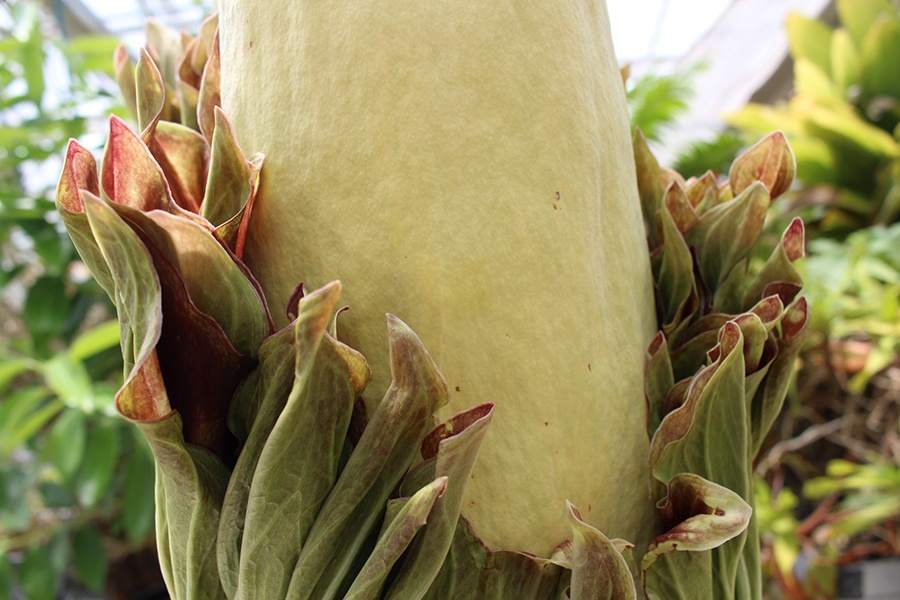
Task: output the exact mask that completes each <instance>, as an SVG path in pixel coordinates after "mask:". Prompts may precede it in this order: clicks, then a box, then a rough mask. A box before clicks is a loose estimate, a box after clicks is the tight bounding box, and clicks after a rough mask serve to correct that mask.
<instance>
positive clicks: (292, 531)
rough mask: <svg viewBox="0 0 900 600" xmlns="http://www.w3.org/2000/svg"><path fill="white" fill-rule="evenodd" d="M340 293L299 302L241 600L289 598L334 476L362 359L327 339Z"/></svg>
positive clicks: (260, 466)
mask: <svg viewBox="0 0 900 600" xmlns="http://www.w3.org/2000/svg"><path fill="white" fill-rule="evenodd" d="M339 295H340V284H339V283H337V282H334V283H332V284H329V285H328V286H326V287H324V288H322V289H321V290H317V291H315V292H313V293H312V294H310V295H309V296H306V297H305V298H303V299H302V300H301V301H300V308H299V311H300V315H299V316H298V318H297V321H296V324H295V326H294V335H295V340H294V345H295V347H296V355H295V359H294V360H295V362H294V385H293V388H292V390H291V393H290V396H289V397H288V399H287V402H286V404H285V406H284V409H283V410H282V411H281V414H280V415H279V416H278V420H277V421H276V422H275V424H274V426H273V428H272V430H271V433H270V434H269V436H268V438H267V439H266V443H265V446H264V447H263V448H262V451H261V453H260V455H259V459H258V461H257V463H256V468H255V469H254V473H253V478H252V481H251V483H250V488H249V497H248V500H247V512H246V523H245V531H244V536H243V540H242V544H241V556H240V575H239V581H238V590H237V591H238V594H237V597H239V598H256V597H259V596H263V597H267V598H282V597H285V592H286V591H287V588H288V585H289V584H290V579H291V575H292V574H293V569H292V568H291V567H292V565H294V564H295V563H296V562H297V558H298V557H299V555H300V550H301V548H302V547H303V542H304V540H305V539H306V536H307V534H308V533H309V529H310V527H311V526H312V524H313V521H314V520H315V517H316V514H317V513H318V511H319V509H320V508H321V506H322V503H323V502H324V501H325V499H326V497H327V496H328V493H329V492H330V491H331V488H332V486H333V485H334V481H335V478H336V477H337V471H338V461H339V460H340V456H341V451H342V448H343V445H344V440H345V438H346V434H347V428H348V427H349V424H350V416H351V413H352V410H353V403H354V401H355V400H356V397H357V395H358V393H359V392H360V391H361V390H360V389H359V388H358V387H357V385H355V384H356V383H357V381H358V378H357V376H356V375H357V373H356V371H357V369H358V367H359V366H360V362H362V357H361V356H360V355H358V354H356V353H353V355H351V357H350V360H347V358H345V357H346V356H347V353H348V352H352V351H350V350H349V349H348V348H346V347H345V346H339V345H338V343H337V342H335V341H334V340H332V339H330V338H327V337H326V328H327V326H328V324H329V322H330V320H331V315H332V313H333V311H334V307H335V304H336V302H337V300H338V297H339ZM354 359H356V360H354ZM348 363H349V364H348ZM363 364H364V363H363Z"/></svg>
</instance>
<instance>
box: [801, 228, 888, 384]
mask: <svg viewBox="0 0 900 600" xmlns="http://www.w3.org/2000/svg"><path fill="white" fill-rule="evenodd" d="M804 271H805V273H806V274H807V276H808V277H807V281H808V282H809V296H810V299H811V305H812V316H813V326H814V328H815V329H816V330H818V331H820V332H822V335H825V336H827V337H828V338H829V339H832V340H840V339H846V338H849V337H856V338H860V337H862V338H863V339H865V340H868V341H869V342H871V350H870V352H869V353H868V356H867V358H866V361H865V366H864V367H863V369H862V370H861V371H859V372H858V373H856V374H855V375H854V376H853V378H852V379H851V380H850V389H851V391H853V392H855V393H862V391H863V390H864V389H865V387H866V384H867V383H868V381H869V379H870V378H871V377H872V376H873V375H875V374H876V373H878V372H879V371H881V370H882V369H884V368H885V367H886V366H888V365H889V364H891V363H892V362H893V361H894V359H895V358H896V357H897V355H898V354H900V223H898V224H894V225H893V226H891V227H887V228H886V227H870V228H867V229H862V230H860V231H857V232H855V233H852V234H851V235H849V236H848V237H847V239H846V240H845V241H844V242H839V241H836V240H833V239H829V238H821V239H818V240H814V241H812V242H811V243H810V256H809V258H807V259H806V263H805V266H804Z"/></svg>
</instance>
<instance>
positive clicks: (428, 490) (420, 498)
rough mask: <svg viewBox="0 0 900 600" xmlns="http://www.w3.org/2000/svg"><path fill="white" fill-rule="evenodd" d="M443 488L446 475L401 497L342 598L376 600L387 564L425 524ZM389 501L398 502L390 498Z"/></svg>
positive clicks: (389, 568) (380, 595)
mask: <svg viewBox="0 0 900 600" xmlns="http://www.w3.org/2000/svg"><path fill="white" fill-rule="evenodd" d="M446 489H447V478H446V477H439V478H437V479H435V480H434V481H433V482H431V483H430V484H428V485H426V486H425V487H423V488H421V489H420V490H419V491H418V492H416V493H415V494H414V495H413V496H412V497H411V498H408V499H404V500H403V501H402V508H400V509H399V511H398V512H397V514H396V516H394V518H392V519H390V521H389V523H387V527H386V528H385V530H384V531H383V532H382V534H381V535H380V536H379V537H378V543H377V544H376V545H375V548H374V549H373V550H372V553H371V554H370V555H369V558H368V559H367V560H366V564H365V565H363V568H362V570H361V571H360V573H359V575H357V577H356V579H355V580H354V581H353V585H352V586H350V589H349V590H348V591H347V593H346V595H345V596H344V600H379V599H380V598H381V597H382V589H383V587H384V584H385V581H386V580H387V578H388V575H390V572H391V568H392V567H393V566H394V564H395V563H396V562H397V561H398V560H399V559H400V557H401V556H402V555H403V552H404V551H405V550H406V549H407V547H408V546H409V544H410V543H411V542H412V541H413V538H414V537H415V536H416V534H417V533H418V532H419V530H420V529H421V528H422V527H423V526H424V525H425V524H426V522H427V521H428V518H429V513H431V511H432V509H433V507H434V503H435V502H436V501H437V499H438V498H439V497H440V496H441V495H442V494H443V493H444V491H445V490H446ZM392 502H400V500H394V501H392Z"/></svg>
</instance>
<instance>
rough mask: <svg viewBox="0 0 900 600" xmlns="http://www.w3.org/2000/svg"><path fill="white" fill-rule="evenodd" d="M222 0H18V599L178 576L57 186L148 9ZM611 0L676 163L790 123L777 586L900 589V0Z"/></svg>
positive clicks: (0, 401)
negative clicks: (123, 413) (795, 298)
mask: <svg viewBox="0 0 900 600" xmlns="http://www.w3.org/2000/svg"><path fill="white" fill-rule="evenodd" d="M211 4H212V3H211V2H209V1H205V2H200V1H193V0H46V1H38V0H17V1H8V0H0V266H2V269H0V286H2V289H0V600H4V599H7V598H10V599H13V598H14V599H25V598H27V599H30V600H51V599H56V598H85V599H88V598H96V599H101V598H109V599H120V598H123V599H124V598H128V599H137V600H141V599H145V600H150V599H155V598H166V597H167V596H166V594H165V589H164V586H163V585H162V580H161V576H160V574H159V568H158V565H157V564H156V558H155V549H154V545H153V543H154V542H153V463H152V459H151V456H150V454H149V451H148V449H147V447H146V444H145V442H144V441H143V439H142V438H141V437H140V436H139V435H138V434H137V430H136V429H135V428H133V427H131V426H130V425H129V424H128V423H126V422H125V421H124V420H122V419H121V418H119V417H117V416H116V413H115V410H114V407H113V398H114V395H115V392H116V390H117V389H118V386H119V385H120V383H121V377H122V375H121V371H122V364H121V357H120V355H119V349H118V341H119V340H118V335H119V334H118V325H117V324H116V322H115V320H114V319H115V314H114V311H113V310H112V308H111V305H110V304H109V302H108V301H107V299H106V297H105V294H104V293H103V292H102V290H101V289H100V288H99V286H97V285H96V283H94V282H93V281H92V280H91V279H90V276H89V275H88V273H87V271H86V269H85V267H84V265H83V264H82V263H81V262H80V260H79V259H78V256H77V254H76V253H75V251H74V248H73V246H72V244H71V242H70V241H69V239H68V237H67V236H66V234H65V232H64V231H63V229H62V227H61V226H60V223H59V219H58V217H57V216H56V212H55V208H54V193H55V187H56V179H57V177H58V173H59V170H60V168H61V166H62V155H63V152H64V149H65V145H66V143H67V140H68V139H69V138H73V137H74V138H78V139H79V140H80V141H81V142H82V143H83V144H84V145H85V146H87V147H89V148H91V149H93V150H95V151H96V152H97V153H98V154H99V153H100V152H102V145H103V143H104V139H105V128H106V122H107V119H108V117H109V115H110V114H113V113H114V114H118V115H119V116H122V117H123V118H125V119H128V120H130V119H131V116H130V115H129V114H128V112H127V110H126V109H125V108H124V101H123V99H122V94H121V92H120V90H119V89H118V85H117V84H116V81H115V73H114V69H113V62H112V55H113V52H114V51H115V50H116V48H117V47H118V46H119V45H120V44H124V46H125V47H126V48H127V50H128V52H129V53H130V54H131V55H132V56H133V57H134V56H136V53H137V50H138V48H140V47H141V45H143V44H144V43H145V40H146V39H147V30H146V27H147V26H146V23H147V21H148V19H150V20H151V22H152V23H153V24H152V25H151V26H150V29H151V32H150V35H151V36H152V35H161V33H160V32H169V31H170V30H171V32H173V35H176V36H177V35H178V33H177V32H179V31H186V32H188V33H190V34H191V35H193V34H196V33H197V31H198V29H199V26H200V23H201V21H202V19H203V18H204V16H205V15H206V14H208V12H209V11H210V10H211V8H212V6H211ZM608 4H609V12H610V19H611V23H612V29H613V38H614V43H615V46H616V51H617V55H618V58H619V60H620V63H621V66H622V68H623V80H624V81H625V85H626V89H627V94H628V102H629V110H630V113H631V118H632V122H633V125H634V126H635V127H640V128H641V130H642V131H643V133H644V135H646V136H647V138H648V139H649V140H651V144H652V146H653V149H654V152H656V154H657V157H658V158H659V159H660V162H661V163H662V164H664V165H668V166H670V167H672V168H673V169H675V170H677V171H679V172H680V173H682V174H683V175H684V176H685V177H692V176H700V175H703V174H704V173H706V172H707V171H709V170H711V171H712V172H713V173H714V174H715V175H716V176H718V177H720V178H725V177H727V176H728V166H729V165H730V163H731V161H732V160H733V159H734V157H735V156H736V155H737V154H739V153H740V152H741V151H742V150H743V149H745V148H747V147H749V146H750V145H752V143H754V142H755V141H756V140H758V139H759V138H760V137H762V136H763V135H765V134H766V133H769V132H770V131H774V130H781V131H783V132H784V133H785V134H786V135H787V136H788V138H789V140H790V142H791V144H792V146H793V148H794V150H795V153H796V155H797V162H798V180H797V182H796V183H795V185H794V188H793V189H792V191H791V193H790V194H789V195H788V196H787V197H786V198H782V199H781V200H779V205H777V206H776V207H774V208H773V210H772V211H770V213H771V214H770V222H769V223H768V224H767V232H768V233H767V239H768V240H769V248H765V249H763V250H764V253H763V254H762V255H761V256H760V257H759V264H760V265H761V264H762V260H763V258H764V256H767V255H768V253H769V249H770V248H771V247H772V246H774V245H775V244H776V243H778V240H779V238H780V233H781V232H782V231H783V230H784V228H785V227H786V225H787V223H789V222H790V219H791V218H793V217H795V216H801V217H803V219H804V221H805V223H806V233H807V240H808V244H807V257H806V258H805V259H803V260H802V261H801V263H802V264H801V269H802V271H803V272H804V277H805V281H806V287H805V291H804V293H805V294H806V295H807V296H808V298H809V299H810V301H811V304H812V309H813V331H812V332H811V334H810V335H809V336H808V339H807V342H806V347H805V350H804V352H803V353H802V354H801V357H800V359H799V360H800V365H799V366H800V370H799V374H798V376H797V381H796V383H795V385H794V387H793V389H792V392H791V394H790V395H789V398H788V400H787V403H786V406H785V409H784V411H783V413H782V415H781V417H780V419H779V422H778V423H777V424H776V426H775V428H774V432H773V435H772V436H771V439H770V440H768V442H767V444H766V445H765V447H764V449H763V452H762V454H761V456H760V458H759V461H758V464H757V465H756V493H757V500H758V508H757V516H758V518H759V525H760V529H761V532H762V539H763V546H764V547H763V557H764V561H765V564H764V569H765V577H766V594H767V598H770V599H773V600H775V599H786V600H803V599H819V598H872V599H874V598H900V581H893V582H892V581H891V580H892V578H897V579H900V562H897V559H898V557H900V539H898V525H900V427H898V426H900V359H898V355H900V141H898V140H900V129H898V123H900V104H898V102H900V70H898V68H897V66H898V65H900V5H898V3H897V2H896V1H894V0H733V1H732V0H629V1H628V2H622V1H620V0H609V2H608ZM891 585H894V586H896V587H894V588H890V586H891ZM879 586H881V587H879ZM879 589H880V590H882V591H880V592H879V591H878V590H879ZM885 590H886V591H885ZM878 594H881V595H878Z"/></svg>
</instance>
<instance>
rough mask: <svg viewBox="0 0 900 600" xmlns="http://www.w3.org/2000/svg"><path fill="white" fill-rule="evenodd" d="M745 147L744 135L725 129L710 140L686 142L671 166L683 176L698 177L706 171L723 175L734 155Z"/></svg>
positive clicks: (726, 171) (729, 166)
mask: <svg viewBox="0 0 900 600" xmlns="http://www.w3.org/2000/svg"><path fill="white" fill-rule="evenodd" d="M745 148H747V141H746V138H745V136H743V135H741V134H740V133H737V132H736V131H734V130H732V129H726V130H724V131H722V132H720V133H719V134H718V135H716V136H715V137H714V138H712V139H711V140H697V141H694V142H691V143H690V144H688V146H687V147H686V148H684V149H683V150H682V151H681V152H680V153H679V154H678V156H677V157H676V159H675V164H674V165H672V168H673V169H675V170H676V171H678V172H679V173H681V174H683V175H684V176H685V177H700V176H702V175H703V174H704V173H706V172H707V171H712V172H713V173H715V174H717V175H724V174H726V173H728V169H729V168H731V163H732V162H734V159H735V157H736V156H737V155H738V154H740V153H741V151H742V150H744V149H745Z"/></svg>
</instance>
